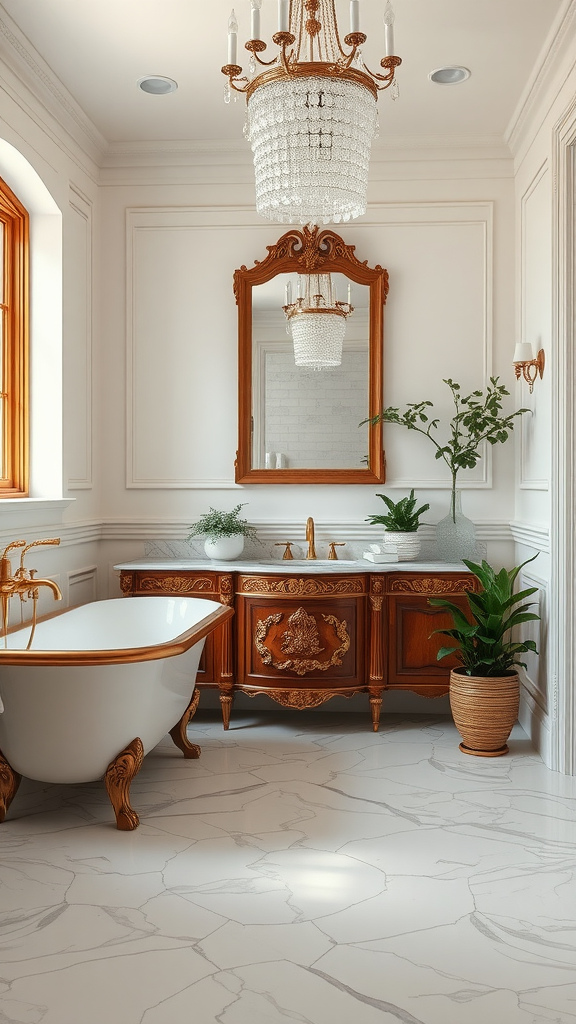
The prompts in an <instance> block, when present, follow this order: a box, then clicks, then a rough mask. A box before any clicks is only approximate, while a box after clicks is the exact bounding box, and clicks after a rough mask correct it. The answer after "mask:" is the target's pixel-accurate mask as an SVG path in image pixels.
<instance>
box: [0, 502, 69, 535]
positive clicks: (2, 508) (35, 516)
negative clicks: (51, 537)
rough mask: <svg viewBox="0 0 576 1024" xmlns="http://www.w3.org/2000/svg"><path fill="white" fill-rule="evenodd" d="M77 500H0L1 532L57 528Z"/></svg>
mask: <svg viewBox="0 0 576 1024" xmlns="http://www.w3.org/2000/svg"><path fill="white" fill-rule="evenodd" d="M75 500H76V499H75V498H0V531H5V530H11V529H20V528H22V529H24V528H25V527H26V526H40V525H42V526H57V525H60V523H61V522H62V515H63V513H64V512H65V510H66V509H67V508H68V507H69V505H71V504H72V503H73V502H74V501H75Z"/></svg>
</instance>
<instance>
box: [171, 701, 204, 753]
mask: <svg viewBox="0 0 576 1024" xmlns="http://www.w3.org/2000/svg"><path fill="white" fill-rule="evenodd" d="M199 702H200V690H196V689H195V690H194V693H193V695H192V700H191V701H190V703H189V705H188V707H187V708H186V711H185V712H184V714H183V715H182V718H181V719H180V721H179V722H178V723H177V724H176V725H175V726H174V728H173V729H170V736H171V737H172V741H173V742H174V743H175V744H176V746H177V747H178V749H179V750H181V751H182V753H183V754H184V757H186V758H193V757H200V754H201V753H202V749H201V747H199V746H198V744H197V743H190V740H189V739H188V736H187V734H186V728H187V726H188V723H189V722H190V719H192V718H193V717H194V715H195V714H196V711H197V708H198V704H199Z"/></svg>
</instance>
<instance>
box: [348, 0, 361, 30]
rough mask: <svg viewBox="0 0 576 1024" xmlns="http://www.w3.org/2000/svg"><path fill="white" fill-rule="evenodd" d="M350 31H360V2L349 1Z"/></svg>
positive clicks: (356, 0)
mask: <svg viewBox="0 0 576 1024" xmlns="http://www.w3.org/2000/svg"><path fill="white" fill-rule="evenodd" d="M350 31H351V32H359V31H360V0H350Z"/></svg>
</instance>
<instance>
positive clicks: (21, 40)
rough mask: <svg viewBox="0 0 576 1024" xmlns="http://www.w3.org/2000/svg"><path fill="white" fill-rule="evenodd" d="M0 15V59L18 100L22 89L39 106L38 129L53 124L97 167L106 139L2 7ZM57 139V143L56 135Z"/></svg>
mask: <svg viewBox="0 0 576 1024" xmlns="http://www.w3.org/2000/svg"><path fill="white" fill-rule="evenodd" d="M0 12H1V13H0V60H1V61H2V62H3V63H4V65H5V66H6V68H7V69H8V70H9V71H10V72H11V73H12V74H13V75H14V76H15V78H16V80H17V84H18V89H17V90H16V91H15V95H16V96H17V98H18V100H19V101H20V102H21V99H22V86H24V87H25V89H27V90H28V92H29V93H30V95H31V97H32V99H33V100H34V101H35V102H36V104H39V105H40V107H41V114H42V118H41V121H40V122H39V123H41V124H42V127H44V128H45V129H48V130H50V127H51V126H50V124H49V121H50V120H52V121H53V122H56V124H57V126H58V127H59V128H60V129H61V131H64V133H65V134H66V135H67V136H68V138H69V139H70V141H71V143H73V147H78V148H79V149H80V150H81V151H82V153H83V154H85V155H86V156H88V157H89V159H90V160H91V161H92V162H94V163H95V164H97V165H99V164H100V163H101V161H102V157H103V154H104V153H105V151H106V149H107V141H106V139H105V138H104V136H103V135H102V134H101V132H100V131H99V130H98V129H97V128H96V126H95V125H94V124H93V122H92V121H91V120H90V118H89V117H88V116H87V115H86V114H85V112H84V111H83V109H82V107H80V105H79V104H78V103H77V102H76V100H75V99H74V97H73V96H72V94H71V93H69V92H68V90H67V89H66V87H65V86H64V85H63V83H62V82H61V81H60V79H59V78H58V77H57V76H56V75H55V74H54V72H53V71H52V69H51V68H50V66H49V65H48V64H47V63H46V61H45V60H43V58H42V57H41V56H40V54H39V53H38V51H37V50H35V49H34V47H33V46H32V44H31V43H30V41H29V40H28V39H27V38H26V36H25V35H24V34H23V33H22V32H21V31H20V29H19V28H18V26H17V25H16V24H15V22H14V21H13V20H12V19H11V18H10V16H9V14H8V13H7V12H6V11H5V10H4V8H2V7H0ZM46 114H48V115H49V118H48V120H45V115H46ZM57 137H58V141H59V142H60V143H61V138H60V133H57Z"/></svg>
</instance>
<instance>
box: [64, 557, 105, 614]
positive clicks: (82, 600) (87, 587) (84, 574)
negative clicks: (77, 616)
mask: <svg viewBox="0 0 576 1024" xmlns="http://www.w3.org/2000/svg"><path fill="white" fill-rule="evenodd" d="M97 574H98V566H96V565H89V566H86V567H85V568H84V569H74V570H72V571H71V572H69V573H67V578H68V606H69V607H72V606H73V605H79V604H87V603H88V602H89V601H95V600H96V599H97V596H98V595H97V588H96V581H97Z"/></svg>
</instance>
